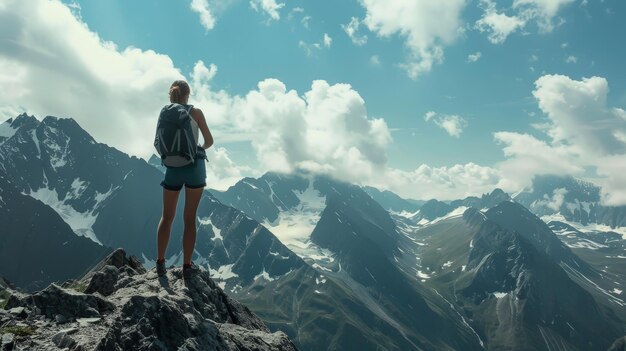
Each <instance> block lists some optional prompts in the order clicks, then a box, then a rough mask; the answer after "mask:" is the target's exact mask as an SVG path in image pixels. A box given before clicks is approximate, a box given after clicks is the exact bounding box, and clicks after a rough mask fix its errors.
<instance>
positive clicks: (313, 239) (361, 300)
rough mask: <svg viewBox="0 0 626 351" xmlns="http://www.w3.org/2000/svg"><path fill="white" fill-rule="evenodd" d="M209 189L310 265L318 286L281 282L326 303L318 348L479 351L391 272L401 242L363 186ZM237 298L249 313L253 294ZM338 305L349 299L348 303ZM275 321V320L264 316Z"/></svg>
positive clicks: (300, 181)
mask: <svg viewBox="0 0 626 351" xmlns="http://www.w3.org/2000/svg"><path fill="white" fill-rule="evenodd" d="M212 192H213V193H214V194H215V196H216V197H217V198H218V199H220V200H221V201H223V202H225V203H228V204H229V205H231V206H233V207H237V208H239V209H242V210H243V211H244V212H246V214H247V215H249V216H250V217H253V218H255V219H256V220H258V221H261V222H263V223H264V224H265V226H267V227H268V228H269V229H270V230H271V231H272V232H273V233H275V234H276V236H277V237H278V238H279V239H280V240H281V241H282V242H283V243H285V244H286V245H287V247H288V248H290V249H291V250H292V251H293V252H295V253H296V254H298V256H300V257H301V258H302V259H303V260H304V261H305V262H307V263H308V264H309V265H310V266H311V267H313V268H316V270H317V274H316V275H318V276H319V279H318V278H317V277H316V279H315V284H311V285H309V284H308V283H305V284H303V283H302V282H297V283H296V282H294V281H292V280H290V281H289V282H290V284H291V285H292V286H294V287H297V288H298V289H297V290H296V291H295V295H296V296H298V297H299V299H304V300H307V299H309V298H310V295H309V294H310V292H311V290H312V289H311V288H310V286H312V287H314V288H315V290H314V291H312V292H314V295H313V296H315V297H316V298H322V299H323V300H324V301H325V303H323V304H321V305H320V303H316V305H315V306H317V307H318V308H319V309H321V310H322V311H323V315H325V316H327V317H324V320H325V321H327V322H326V325H320V326H319V327H318V328H319V329H317V330H318V333H319V332H321V331H323V333H322V334H321V337H322V340H326V338H327V337H328V344H327V343H326V341H325V342H323V343H321V345H329V346H328V347H330V348H331V349H346V350H352V349H355V350H370V349H371V350H375V349H379V348H381V347H382V348H384V349H388V350H411V349H436V348H451V349H465V350H472V349H481V346H480V340H479V338H477V336H476V335H475V334H474V332H473V331H472V330H471V328H470V327H468V326H467V325H466V324H464V323H463V322H462V321H461V320H459V318H458V314H457V312H456V311H455V310H453V309H451V308H450V306H449V304H448V303H447V302H446V301H444V300H442V299H441V297H439V296H438V295H436V294H433V293H432V291H431V290H430V289H428V288H426V287H424V286H422V285H421V283H420V282H419V280H418V277H417V276H415V275H408V274H407V273H406V272H404V271H402V270H401V269H399V267H397V266H396V264H395V262H396V260H397V258H398V257H399V256H401V255H403V253H402V251H401V248H400V246H401V245H403V243H404V242H405V241H407V239H406V238H405V237H404V236H403V235H402V234H400V233H399V232H398V231H397V227H396V223H395V222H394V220H393V219H392V218H391V216H390V215H389V213H388V212H387V211H386V210H385V209H384V208H383V207H382V206H381V205H380V204H378V203H377V202H376V201H374V199H372V197H371V196H369V195H368V194H367V193H366V192H365V191H364V190H363V189H362V188H361V187H358V186H355V185H352V184H348V183H345V182H340V181H336V180H334V179H332V178H329V177H326V176H316V175H311V174H291V175H283V174H277V173H267V174H265V175H263V176H262V177H260V178H258V179H255V178H244V179H242V180H241V181H240V182H238V183H237V184H235V185H234V186H232V187H231V188H229V189H228V190H227V191H224V192H218V191H212ZM270 284H271V286H272V288H273V289H274V291H280V292H281V295H282V292H283V291H285V290H290V291H293V288H291V289H288V288H286V287H285V286H284V285H282V284H281V282H280V281H279V282H276V283H275V282H272V283H270ZM294 284H297V285H294ZM244 292H245V291H242V292H241V293H239V292H237V293H236V294H237V297H238V298H239V299H242V301H245V303H246V304H250V305H251V306H254V305H255V302H254V301H252V300H253V299H258V296H259V295H257V297H248V298H246V296H252V295H251V294H248V293H247V292H245V294H244ZM292 293H293V292H292ZM300 296H301V297H300ZM342 296H345V297H343V298H342ZM268 298H269V297H268ZM272 299H273V301H276V304H278V305H280V302H278V301H277V299H276V298H275V297H272ZM300 301H302V300H300ZM329 301H330V302H332V303H333V304H330V303H329ZM346 301H351V302H350V303H349V304H347V305H346ZM269 306H271V305H268V308H269ZM340 306H341V307H340ZM303 310H304V311H306V312H307V315H309V314H314V315H317V314H318V313H319V312H317V311H315V310H314V309H313V310H312V309H310V308H306V309H303V308H302V306H300V307H299V308H298V309H297V310H296V311H293V310H289V313H294V312H295V313H298V314H299V313H300V311H303ZM259 313H260V315H261V316H263V313H261V312H259ZM335 316H336V317H335ZM273 318H276V317H275V314H273V315H270V316H268V318H264V319H265V320H271V319H273ZM283 318H284V317H283ZM308 318H310V317H308ZM331 321H333V322H332V323H331ZM317 322H318V323H319V322H320V321H319V319H318V320H317ZM328 323H331V324H328ZM291 324H292V325H293V324H296V325H297V321H296V322H294V323H291ZM373 325H376V328H375V329H373V330H372V329H371V328H372V327H371V326H373ZM331 326H335V328H334V329H331V330H337V331H335V333H334V339H333V338H332V337H333V334H328V332H327V330H328V329H329V327H331ZM364 328H367V329H364ZM337 333H338V334H337ZM294 339H295V340H296V342H297V341H298V337H296V338H294ZM348 340H360V341H361V342H360V343H358V344H355V343H354V341H348ZM303 345H304V346H303V349H306V350H315V349H316V348H319V345H320V344H317V345H315V344H313V345H311V344H309V343H306V344H303Z"/></svg>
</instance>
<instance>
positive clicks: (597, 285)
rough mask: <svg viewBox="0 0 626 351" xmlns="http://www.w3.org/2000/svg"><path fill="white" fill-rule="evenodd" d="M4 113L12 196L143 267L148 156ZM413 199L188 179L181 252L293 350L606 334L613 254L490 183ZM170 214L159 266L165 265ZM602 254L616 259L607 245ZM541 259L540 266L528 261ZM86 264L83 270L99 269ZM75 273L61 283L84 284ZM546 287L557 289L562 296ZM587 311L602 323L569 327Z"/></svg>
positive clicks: (282, 182)
mask: <svg viewBox="0 0 626 351" xmlns="http://www.w3.org/2000/svg"><path fill="white" fill-rule="evenodd" d="M7 125H8V126H16V127H15V128H13V127H11V130H12V134H11V135H10V136H7V137H6V138H5V139H3V140H4V141H3V142H2V145H0V169H2V170H4V171H5V172H6V173H5V174H6V178H7V179H8V180H9V181H10V182H11V184H12V186H13V188H14V189H15V190H16V191H17V193H19V194H21V195H22V196H25V197H28V198H30V199H35V200H37V199H38V200H41V201H42V202H40V203H42V205H43V206H45V207H46V208H48V209H52V210H54V212H55V213H56V214H57V219H58V218H60V219H62V220H63V221H64V222H66V228H69V230H71V232H73V233H75V234H74V235H75V236H74V237H75V238H79V239H89V240H91V241H93V243H94V244H96V245H97V243H101V244H103V245H104V246H109V247H124V248H125V250H126V251H127V252H129V253H131V254H134V255H137V256H138V257H139V258H140V260H141V261H142V262H143V264H144V265H146V266H147V267H151V266H152V265H153V264H154V262H153V258H154V236H155V231H156V225H157V222H158V220H159V217H160V211H161V192H162V190H161V189H160V187H159V185H158V184H159V182H160V181H161V179H162V177H163V173H162V172H161V171H160V170H159V169H157V168H156V166H158V163H157V162H156V161H158V160H154V159H153V160H152V161H153V162H152V164H150V163H148V162H146V161H144V160H141V159H138V158H134V157H129V156H128V155H126V154H124V153H122V152H120V151H118V150H116V149H114V148H110V147H108V146H106V145H104V144H99V143H97V142H96V141H95V140H93V139H92V138H91V137H90V136H89V135H88V134H87V133H86V132H85V131H84V130H82V129H81V128H80V127H79V126H78V125H77V124H76V123H75V122H74V121H72V120H63V119H57V118H54V117H46V118H44V120H42V121H41V122H39V121H37V120H36V119H34V118H32V117H29V116H26V115H22V116H19V117H17V118H16V119H15V120H10V121H9V122H8V124H7V122H5V124H3V126H5V127H6V126H7ZM5 134H6V135H8V134H10V133H4V134H3V135H5ZM387 195H389V194H387ZM0 196H2V195H0ZM381 201H382V200H381ZM9 204H10V205H11V206H12V204H13V203H12V202H10V203H9ZM426 205H427V204H426V203H425V204H424V206H422V207H421V208H420V209H419V211H418V212H417V214H416V215H420V214H421V216H424V217H423V218H419V221H415V220H411V218H407V217H406V216H407V213H408V212H404V213H401V212H395V211H391V212H390V211H389V210H388V209H386V208H385V207H384V206H381V204H380V203H378V202H377V201H376V200H375V199H374V197H373V196H372V195H370V194H368V193H367V192H366V191H365V189H363V188H361V187H359V186H356V185H352V184H349V183H345V182H340V181H337V180H334V179H332V178H330V177H326V176H319V175H314V174H308V173H295V174H290V175H285V174H278V173H271V172H270V173H266V174H265V175H263V176H261V177H259V178H244V179H242V180H241V181H239V182H238V183H237V184H235V185H234V186H232V187H231V188H229V189H228V190H226V191H214V190H210V191H205V192H204V194H203V197H202V200H201V203H200V206H199V209H198V222H197V225H198V239H197V243H196V252H195V255H194V260H195V261H196V263H198V264H200V265H202V266H203V267H207V268H208V271H209V274H210V275H211V278H212V279H213V280H214V281H215V284H216V285H217V286H219V287H220V289H223V291H224V292H226V293H227V294H229V295H230V296H233V297H235V298H236V299H237V300H239V301H241V302H242V303H244V304H245V305H246V306H248V307H249V308H250V310H251V311H253V312H254V313H255V314H256V315H258V316H259V317H260V318H261V319H262V320H263V321H264V322H265V324H266V325H267V327H268V328H269V329H270V330H272V331H278V330H280V331H283V332H284V333H286V334H287V335H288V336H289V338H291V340H292V341H293V342H294V344H295V345H296V346H297V347H298V348H299V349H301V350H317V349H320V348H322V349H341V350H379V349H385V350H418V349H426V350H428V349H461V350H480V349H484V348H487V349H500V348H509V349H516V347H517V346H520V347H522V346H528V348H529V349H545V348H546V347H547V348H553V349H558V347H557V346H555V345H557V343H558V344H561V343H562V347H565V348H569V349H580V350H587V349H591V348H590V346H588V345H587V346H585V345H586V344H584V342H587V343H589V342H591V343H592V344H591V345H593V346H594V347H596V346H598V347H599V345H604V346H602V347H605V348H607V347H609V345H610V343H611V342H613V341H614V340H615V339H616V338H617V337H619V336H620V333H618V332H615V330H616V328H617V327H616V325H619V323H622V322H621V321H623V320H626V319H624V314H625V313H624V307H623V305H622V303H623V301H622V300H621V298H620V296H619V295H620V294H621V291H620V292H619V293H618V290H619V285H616V284H618V283H619V282H621V280H619V279H621V278H620V276H619V270H620V267H623V266H620V265H617V264H616V265H615V267H616V268H615V269H613V267H609V268H603V267H602V266H601V264H602V263H603V262H606V260H605V259H600V256H599V255H600V254H601V253H602V252H603V251H601V250H600V249H597V250H594V253H595V256H594V255H591V254H589V255H586V256H585V259H581V258H580V257H578V251H576V250H578V249H575V248H572V247H569V246H568V245H563V244H562V243H561V241H560V239H563V238H564V237H565V236H568V235H571V234H565V233H566V232H567V229H564V230H565V231H558V230H557V228H560V227H557V225H558V223H550V222H549V223H550V225H548V226H546V225H545V223H543V222H541V220H540V219H539V218H537V217H536V216H535V215H534V214H533V213H531V212H529V211H528V210H526V209H525V208H524V207H523V206H521V205H519V204H516V203H513V202H511V201H510V199H509V197H508V195H506V194H505V193H504V192H502V191H500V190H498V189H496V190H495V191H493V192H492V193H490V194H485V195H483V196H482V197H480V198H479V197H469V198H466V199H462V200H456V201H453V202H450V203H445V202H439V201H436V200H433V201H430V204H428V206H426ZM424 207H425V209H424ZM468 208H469V209H468ZM422 211H423V212H422ZM467 211H470V212H467ZM471 211H474V212H471ZM464 213H467V214H468V215H467V216H464V215H463V214H464ZM470 213H474V215H473V216H469V214H470ZM401 214H402V215H401ZM403 215H404V216H403ZM180 216H181V213H178V214H177V219H176V221H175V223H174V228H175V231H174V232H173V235H172V241H171V243H170V246H169V248H168V252H167V264H168V266H171V265H175V266H177V265H179V264H180V263H181V252H180V251H181V247H180V241H179V240H177V239H176V237H177V234H178V232H177V231H178V230H179V229H180V228H182V222H181V218H180ZM409 217H410V216H409ZM471 218H474V219H473V220H472V219H471ZM476 218H478V219H481V220H483V221H484V222H487V223H488V224H485V225H483V224H481V223H482V222H477V221H476ZM415 219H418V218H417V217H416V218H415ZM487 227H489V228H497V230H496V229H494V230H493V231H485V230H486V229H484V228H487ZM481 228H483V229H481ZM562 228H566V227H562ZM553 229H554V230H557V233H556V234H558V235H556V234H555V233H554V232H553ZM500 232H502V233H506V234H497V233H500ZM605 237H606V238H607V242H606V243H605V245H606V246H611V247H615V250H617V247H618V246H619V245H617V244H615V243H613V242H612V241H611V239H610V238H611V235H610V234H606V235H605ZM509 244H510V245H509ZM609 244H610V245H609ZM507 245H508V246H507ZM509 249H510V250H509ZM622 249H623V248H622ZM11 250H13V251H15V252H20V248H19V247H18V246H15V245H13V246H12V248H11ZM602 250H604V248H602ZM612 254H614V255H615V257H613V258H611V259H612V260H614V261H613V262H615V263H617V262H618V260H619V256H620V254H618V253H617V251H615V252H613V253H612ZM481 262H483V263H484V262H491V264H483V263H481ZM95 263H96V262H95V260H94V262H92V264H95ZM544 265H545V266H546V267H547V268H546V272H537V270H539V269H540V268H541V267H543V266H544ZM568 267H569V268H568ZM101 268H102V267H99V268H96V271H98V272H101V273H102V274H95V273H94V274H93V276H94V277H95V276H96V275H97V276H98V277H99V278H97V279H100V280H101V281H103V282H106V281H109V280H110V279H109V278H108V276H107V275H106V274H105V273H106V272H104V271H101ZM570 268H571V269H570ZM2 269H3V266H0V275H2V274H3V273H2V271H1V270H2ZM172 272H173V274H176V268H174V269H173V270H172ZM92 273H93V271H92ZM103 274H104V275H103ZM563 274H564V275H563ZM86 277H87V276H86ZM511 277H513V278H515V279H512V278H511ZM520 277H522V278H523V279H521V278H520ZM551 277H554V279H550V278H551ZM517 278H520V279H521V280H519V281H518V279H517ZM85 279H87V278H84V279H81V280H78V281H77V282H75V284H77V285H79V286H84V287H85V289H88V288H89V287H88V285H89V284H87V280H85ZM123 280H124V279H123ZM124 281H125V280H124ZM572 284H573V285H572ZM106 289H109V290H110V289H111V287H110V285H109V286H108V288H106ZM494 289H498V290H494ZM500 289H502V290H500ZM504 289H509V290H506V291H505V290H504ZM561 289H565V290H561ZM615 289H618V290H615ZM109 290H107V291H109ZM559 291H568V293H569V291H571V292H572V294H573V296H572V297H571V298H569V297H568V298H566V299H562V298H561V297H560V296H558V295H556V293H555V292H559ZM85 292H88V293H91V290H85ZM509 292H514V293H511V295H510V296H518V295H519V296H520V300H519V301H520V302H519V303H520V304H521V305H519V306H517V305H516V303H517V302H515V301H517V300H515V299H512V300H511V299H509V300H506V301H508V303H509V304H510V305H509V306H513V307H514V309H513V310H512V311H511V312H506V313H504V312H501V310H500V309H503V308H505V307H506V306H505V305H501V304H500V305H499V304H498V301H505V299H506V297H505V296H509V295H507V293H509ZM522 292H529V294H530V295H523V294H521V293H522ZM105 295H106V294H105ZM529 296H530V297H529ZM494 299H495V300H494ZM560 300H563V301H560ZM572 301H573V302H572ZM500 303H501V302H500ZM576 303H585V304H586V307H585V308H587V305H588V306H589V308H588V309H581V310H582V311H584V313H586V314H589V316H590V317H589V321H588V322H586V321H584V320H581V314H580V313H577V312H576V311H573V310H572V309H573V308H574V306H575V304H576ZM538 306H548V309H547V310H546V311H537V309H538V308H539V307H538ZM498 316H503V317H506V318H508V319H507V322H505V321H504V320H503V321H502V322H501V321H500V320H497V317H498ZM494 318H496V319H494ZM552 320H554V321H555V323H556V324H555V325H556V326H553V325H552V324H551V322H552ZM599 320H602V321H600V322H598V321H599ZM508 321H510V322H508ZM562 322H565V323H566V324H567V323H569V324H571V326H568V328H569V327H572V328H574V329H575V331H572V330H571V329H572V328H570V329H569V331H568V333H570V334H571V335H574V336H572V337H569V336H568V335H569V334H567V333H566V330H564V329H563V328H562ZM592 322H594V323H595V322H597V323H598V325H599V326H600V327H601V328H603V331H600V332H594V333H590V334H589V335H588V336H584V334H585V333H586V332H587V331H588V328H590V324H591V323H592ZM533 323H534V325H533ZM500 324H502V325H500ZM520 335H529V339H528V341H524V338H522V337H521V336H520ZM544 337H545V338H546V339H544ZM539 338H541V340H544V341H543V344H542V343H541V340H540V339H539ZM570 339H571V340H570ZM609 339H610V341H607V340H609ZM546 340H547V341H546ZM605 344H606V345H605ZM546 345H548V346H546Z"/></svg>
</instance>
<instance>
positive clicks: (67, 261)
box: [0, 175, 110, 291]
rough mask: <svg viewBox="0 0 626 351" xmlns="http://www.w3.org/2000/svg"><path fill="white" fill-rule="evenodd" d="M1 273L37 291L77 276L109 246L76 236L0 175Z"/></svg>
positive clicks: (54, 213)
mask: <svg viewBox="0 0 626 351" xmlns="http://www.w3.org/2000/svg"><path fill="white" fill-rule="evenodd" d="M0 223H2V229H1V232H2V234H0V275H2V276H4V277H6V278H7V279H9V281H11V282H12V283H13V284H15V285H16V286H18V287H20V288H22V289H25V290H28V291H33V290H37V289H42V288H44V287H46V286H47V285H48V284H50V283H51V282H54V281H63V280H67V279H70V278H74V277H76V276H78V275H80V274H82V273H84V272H85V271H87V270H88V269H89V268H90V267H91V265H92V264H93V263H94V262H95V261H96V260H98V259H101V258H103V257H104V256H105V255H107V254H108V253H109V252H110V249H109V248H107V247H103V246H101V245H98V244H96V243H94V242H93V241H91V240H89V239H87V238H83V237H79V236H76V234H74V232H73V231H72V229H71V228H70V227H69V226H68V225H67V224H66V223H65V222H64V221H63V220H62V219H61V217H60V216H59V215H58V214H57V213H56V212H55V211H54V210H52V209H51V208H50V207H48V206H46V205H44V204H43V203H41V202H40V201H38V200H35V199H33V198H32V197H30V196H27V195H23V194H21V193H19V192H18V191H17V189H16V188H15V186H14V185H13V184H12V183H11V182H10V181H9V180H8V179H6V176H4V175H0Z"/></svg>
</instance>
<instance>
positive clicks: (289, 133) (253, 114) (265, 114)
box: [231, 79, 391, 181]
mask: <svg viewBox="0 0 626 351" xmlns="http://www.w3.org/2000/svg"><path fill="white" fill-rule="evenodd" d="M236 100H237V101H236V102H235V105H234V107H233V112H232V114H231V115H232V116H233V119H234V121H235V123H236V124H237V125H238V127H239V128H241V129H243V130H249V131H254V134H252V135H253V137H252V141H251V142H252V145H253V147H254V149H255V151H256V153H257V159H258V160H259V162H260V163H261V164H262V165H263V167H264V168H266V169H269V170H275V171H281V172H290V171H293V170H295V169H306V170H309V171H314V172H318V173H328V174H331V175H334V176H336V177H338V178H340V179H344V180H350V181H361V180H363V179H366V178H367V177H368V175H371V174H373V173H374V171H375V170H376V169H379V168H381V167H384V165H385V163H386V160H387V158H386V152H385V151H386V148H387V145H388V143H389V142H390V141H391V135H390V133H389V129H388V127H387V124H386V123H385V121H384V120H383V119H376V118H370V117H369V116H368V115H367V111H366V109H365V102H364V101H363V99H362V98H361V96H360V95H359V94H358V93H357V92H356V91H355V90H353V89H352V87H351V86H350V85H347V84H335V85H330V84H328V83H327V82H325V81H321V80H320V81H314V82H313V84H312V85H311V89H310V90H309V91H307V92H305V93H304V95H303V96H300V95H299V94H298V93H297V92H296V91H295V90H288V89H287V87H286V86H285V85H284V83H282V82H280V81H278V80H276V79H266V80H264V81H262V82H260V83H259V85H258V88H257V89H256V90H253V91H251V92H249V93H248V94H247V95H246V96H245V97H241V98H237V99H236Z"/></svg>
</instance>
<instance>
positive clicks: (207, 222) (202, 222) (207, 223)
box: [198, 217, 224, 242]
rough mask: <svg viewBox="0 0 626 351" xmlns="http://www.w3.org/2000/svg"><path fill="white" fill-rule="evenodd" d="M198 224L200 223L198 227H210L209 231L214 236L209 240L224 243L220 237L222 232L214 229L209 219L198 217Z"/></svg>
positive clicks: (216, 228)
mask: <svg viewBox="0 0 626 351" xmlns="http://www.w3.org/2000/svg"><path fill="white" fill-rule="evenodd" d="M198 222H199V223H200V225H203V226H209V227H211V230H212V231H213V234H214V235H213V237H212V238H211V240H213V241H216V240H217V239H219V240H221V241H222V242H224V237H223V236H222V230H221V229H219V228H218V227H216V226H215V224H213V222H211V217H200V218H198Z"/></svg>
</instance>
